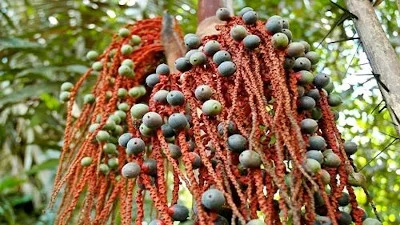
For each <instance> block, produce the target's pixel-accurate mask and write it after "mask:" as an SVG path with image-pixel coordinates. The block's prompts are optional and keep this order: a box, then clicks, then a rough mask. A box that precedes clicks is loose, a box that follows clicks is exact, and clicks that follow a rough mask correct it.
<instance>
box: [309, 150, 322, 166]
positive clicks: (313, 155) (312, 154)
mask: <svg viewBox="0 0 400 225" xmlns="http://www.w3.org/2000/svg"><path fill="white" fill-rule="evenodd" d="M306 156H307V158H309V159H314V160H317V161H318V162H319V163H320V164H321V163H323V162H324V155H323V154H322V152H320V151H318V150H310V151H307V152H306Z"/></svg>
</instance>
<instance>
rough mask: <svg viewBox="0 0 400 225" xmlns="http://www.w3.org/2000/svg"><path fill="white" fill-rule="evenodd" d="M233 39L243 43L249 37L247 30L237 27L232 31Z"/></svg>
mask: <svg viewBox="0 0 400 225" xmlns="http://www.w3.org/2000/svg"><path fill="white" fill-rule="evenodd" d="M230 34H231V38H232V39H233V40H235V41H241V40H243V38H245V37H246V36H247V30H246V28H245V27H244V26H241V25H235V26H233V27H232V28H231V31H230Z"/></svg>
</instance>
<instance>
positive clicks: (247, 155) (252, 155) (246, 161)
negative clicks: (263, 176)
mask: <svg viewBox="0 0 400 225" xmlns="http://www.w3.org/2000/svg"><path fill="white" fill-rule="evenodd" d="M239 162H240V164H242V165H243V166H244V167H245V168H258V167H260V165H261V158H260V155H259V154H258V153H257V152H255V151H253V150H245V151H243V152H242V153H240V155H239Z"/></svg>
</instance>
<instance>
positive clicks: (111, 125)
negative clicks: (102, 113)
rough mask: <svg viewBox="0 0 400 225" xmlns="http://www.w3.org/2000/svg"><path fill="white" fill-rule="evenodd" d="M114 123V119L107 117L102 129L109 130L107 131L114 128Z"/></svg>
mask: <svg viewBox="0 0 400 225" xmlns="http://www.w3.org/2000/svg"><path fill="white" fill-rule="evenodd" d="M116 125H117V124H116V123H115V121H113V120H108V119H107V121H106V123H105V124H104V126H103V129H105V130H109V131H110V130H114V129H115V126H116Z"/></svg>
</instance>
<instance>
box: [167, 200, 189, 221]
mask: <svg viewBox="0 0 400 225" xmlns="http://www.w3.org/2000/svg"><path fill="white" fill-rule="evenodd" d="M169 209H170V210H171V212H172V215H171V217H172V219H173V220H175V221H185V220H187V218H188V216H189V209H188V208H187V207H186V206H183V205H179V204H175V205H173V206H171V207H170V208H169Z"/></svg>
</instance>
